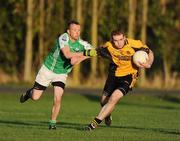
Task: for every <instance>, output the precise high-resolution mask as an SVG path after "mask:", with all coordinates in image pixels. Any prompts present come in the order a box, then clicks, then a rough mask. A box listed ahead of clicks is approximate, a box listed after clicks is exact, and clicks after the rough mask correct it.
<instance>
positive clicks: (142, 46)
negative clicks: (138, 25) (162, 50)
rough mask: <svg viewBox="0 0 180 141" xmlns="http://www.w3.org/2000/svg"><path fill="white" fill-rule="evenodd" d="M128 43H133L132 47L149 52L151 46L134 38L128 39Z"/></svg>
mask: <svg viewBox="0 0 180 141" xmlns="http://www.w3.org/2000/svg"><path fill="white" fill-rule="evenodd" d="M128 43H129V44H130V45H131V47H132V48H133V49H134V50H135V51H138V50H143V51H145V52H147V53H149V47H148V46H147V45H145V44H143V43H142V41H140V40H133V39H128Z"/></svg>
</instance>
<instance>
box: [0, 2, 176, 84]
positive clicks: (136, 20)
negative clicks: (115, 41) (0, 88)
mask: <svg viewBox="0 0 180 141" xmlns="http://www.w3.org/2000/svg"><path fill="white" fill-rule="evenodd" d="M0 3H1V4H0V19H1V22H0V62H1V63H0V72H1V73H0V77H1V80H0V83H7V82H28V83H31V82H32V81H33V80H34V76H35V75H36V73H37V70H38V68H39V67H40V65H41V63H42V62H43V58H44V56H45V55H46V54H47V53H48V51H49V50H50V49H51V48H52V47H53V45H54V41H55V39H56V38H57V37H58V36H59V35H60V34H61V33H63V32H65V31H66V28H67V22H68V21H69V20H71V19H75V20H77V21H78V22H79V23H80V24H81V29H82V33H81V38H82V39H84V40H87V41H89V42H90V43H91V44H92V45H93V46H94V47H97V46H100V45H101V44H103V43H104V42H105V41H107V40H109V38H110V32H111V31H112V30H113V29H116V28H121V29H123V30H124V31H125V33H126V35H127V37H130V38H134V39H140V40H142V41H143V42H144V43H146V44H147V45H148V46H149V47H150V48H151V49H152V50H153V52H154V55H155V61H154V64H153V67H152V69H150V70H140V75H141V77H140V81H139V83H138V85H139V86H142V87H148V86H151V87H157V88H162V87H165V88H173V87H177V86H179V83H180V82H179V72H180V61H179V60H180V44H179V40H180V39H179V38H180V36H179V31H180V21H179V19H180V18H179V14H178V13H180V2H179V0H159V1H156V0H128V1H126V0H1V2H0ZM107 66H108V61H106V60H104V59H102V58H99V57H94V58H92V59H90V60H88V61H84V62H83V63H81V64H80V65H77V66H75V67H74V70H73V72H72V73H71V76H70V80H71V83H70V84H73V85H75V86H79V85H82V84H87V85H90V86H93V85H94V84H95V83H96V84H97V85H98V84H99V85H100V84H102V83H104V82H103V81H104V79H105V77H106V75H107ZM102 85H103V84H102Z"/></svg>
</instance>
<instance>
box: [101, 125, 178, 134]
mask: <svg viewBox="0 0 180 141" xmlns="http://www.w3.org/2000/svg"><path fill="white" fill-rule="evenodd" d="M101 127H103V128H105V127H106V126H105V125H102V126H101ZM110 128H121V129H130V130H131V129H133V130H141V131H151V132H159V133H163V134H173V135H180V131H177V130H175V129H164V128H148V127H147V128H144V127H134V126H114V125H113V126H111V127H110Z"/></svg>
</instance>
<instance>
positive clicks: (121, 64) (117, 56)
mask: <svg viewBox="0 0 180 141" xmlns="http://www.w3.org/2000/svg"><path fill="white" fill-rule="evenodd" d="M137 50H145V51H146V52H148V51H149V49H148V47H147V46H146V45H144V44H143V43H142V42H141V41H140V40H133V39H129V38H128V39H126V41H125V45H124V47H123V48H122V49H117V48H115V47H113V44H112V43H111V42H110V41H108V42H106V43H105V44H104V45H103V46H102V47H100V48H98V49H97V51H98V54H99V55H100V56H102V57H105V58H108V59H110V60H111V62H110V66H109V73H113V74H114V75H115V76H117V77H121V76H126V75H129V74H137V72H138V68H137V67H136V66H135V65H134V64H133V62H132V56H133V54H134V53H135V52H136V51H137Z"/></svg>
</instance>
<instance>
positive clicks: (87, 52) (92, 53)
mask: <svg viewBox="0 0 180 141" xmlns="http://www.w3.org/2000/svg"><path fill="white" fill-rule="evenodd" d="M83 55H84V56H90V57H94V56H97V51H96V50H95V49H88V50H85V51H84V53H83Z"/></svg>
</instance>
